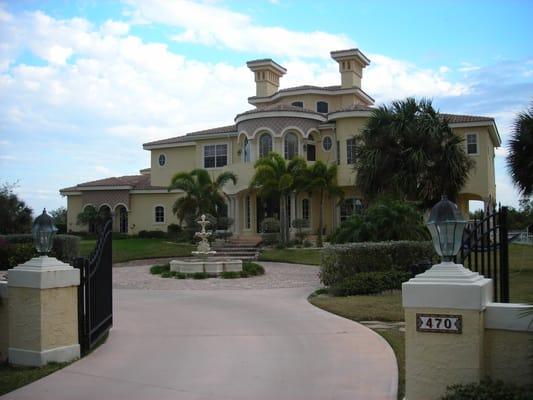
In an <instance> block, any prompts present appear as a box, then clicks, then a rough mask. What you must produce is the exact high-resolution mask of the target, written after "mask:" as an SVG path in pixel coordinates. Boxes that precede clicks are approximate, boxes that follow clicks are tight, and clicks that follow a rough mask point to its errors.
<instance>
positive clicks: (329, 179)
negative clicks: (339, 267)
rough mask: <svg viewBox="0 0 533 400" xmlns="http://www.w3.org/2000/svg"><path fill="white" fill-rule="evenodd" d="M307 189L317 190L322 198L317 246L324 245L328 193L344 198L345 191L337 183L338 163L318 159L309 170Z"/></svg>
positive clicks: (332, 196) (330, 195)
mask: <svg viewBox="0 0 533 400" xmlns="http://www.w3.org/2000/svg"><path fill="white" fill-rule="evenodd" d="M306 181H307V182H306V183H305V190H307V191H309V192H317V193H318V198H319V199H320V213H319V216H318V237H317V246H318V247H322V230H323V225H324V200H325V197H326V195H327V196H329V197H330V198H334V197H339V198H340V199H342V198H343V196H344V192H343V191H342V189H341V188H340V187H339V186H338V185H337V165H335V164H330V165H329V166H328V165H326V164H324V163H323V162H322V161H316V162H315V163H314V164H313V165H312V166H311V167H309V169H308V171H307V179H306Z"/></svg>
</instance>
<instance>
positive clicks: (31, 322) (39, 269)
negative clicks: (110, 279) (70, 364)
mask: <svg viewBox="0 0 533 400" xmlns="http://www.w3.org/2000/svg"><path fill="white" fill-rule="evenodd" d="M79 284H80V271H79V270H78V269H75V268H72V267H71V266H70V265H68V264H65V263H63V262H61V261H59V260H57V259H55V258H53V257H47V256H41V257H35V258H32V259H31V260H30V261H28V262H26V263H24V264H21V265H19V266H17V267H15V268H13V269H10V270H9V271H8V287H9V302H8V307H9V311H8V315H9V317H8V318H9V348H8V358H9V362H10V363H11V364H16V365H29V366H41V365H45V364H47V363H48V362H51V361H55V362H67V361H71V360H74V359H76V358H79V356H80V345H79V343H78V296H77V287H78V285H79Z"/></svg>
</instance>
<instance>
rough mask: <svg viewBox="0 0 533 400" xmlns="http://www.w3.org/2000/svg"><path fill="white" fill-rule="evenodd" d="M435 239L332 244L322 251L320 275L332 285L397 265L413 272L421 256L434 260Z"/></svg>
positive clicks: (325, 281) (396, 268)
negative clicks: (429, 240)
mask: <svg viewBox="0 0 533 400" xmlns="http://www.w3.org/2000/svg"><path fill="white" fill-rule="evenodd" d="M434 257H435V252H434V250H433V246H432V244H431V242H408V241H398V242H378V243H350V244H344V245H334V246H328V247H326V248H325V249H324V250H322V252H321V263H320V264H321V265H320V279H321V281H322V283H324V285H327V286H331V285H335V284H337V283H340V282H342V281H343V280H344V279H345V278H348V277H351V276H353V275H355V274H357V273H359V272H375V271H388V270H391V269H395V270H398V271H402V272H410V270H411V266H412V265H414V264H417V263H418V262H420V261H421V260H428V259H429V260H432V259H433V258H434Z"/></svg>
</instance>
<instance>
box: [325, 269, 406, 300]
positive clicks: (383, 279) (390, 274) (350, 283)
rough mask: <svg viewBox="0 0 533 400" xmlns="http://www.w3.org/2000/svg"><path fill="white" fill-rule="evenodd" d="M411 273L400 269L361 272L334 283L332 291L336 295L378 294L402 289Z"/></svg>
mask: <svg viewBox="0 0 533 400" xmlns="http://www.w3.org/2000/svg"><path fill="white" fill-rule="evenodd" d="M410 277H411V275H410V274H409V273H406V272H400V271H394V270H390V271H383V272H360V273H358V274H355V275H354V276H350V277H348V278H345V279H344V280H343V281H342V282H339V283H337V284H335V285H333V286H332V287H331V288H330V291H331V293H332V294H333V295H335V296H356V295H364V294H377V293H381V292H383V291H385V290H394V289H401V286H402V283H403V282H405V281H407V280H408V279H409V278H410Z"/></svg>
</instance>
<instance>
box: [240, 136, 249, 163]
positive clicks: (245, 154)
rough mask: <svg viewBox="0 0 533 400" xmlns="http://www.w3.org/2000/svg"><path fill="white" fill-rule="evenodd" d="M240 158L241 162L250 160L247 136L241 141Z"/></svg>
mask: <svg viewBox="0 0 533 400" xmlns="http://www.w3.org/2000/svg"><path fill="white" fill-rule="evenodd" d="M242 149H243V151H242V160H243V162H245V163H247V162H250V160H251V155H250V141H249V140H248V138H244V143H243V146H242Z"/></svg>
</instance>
